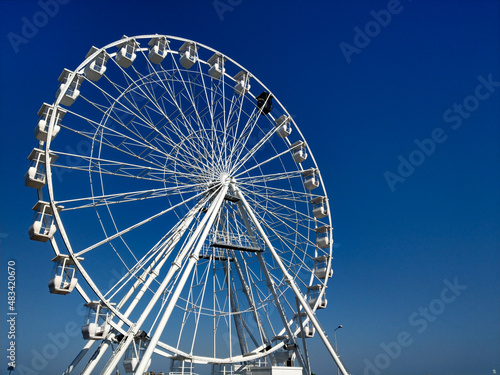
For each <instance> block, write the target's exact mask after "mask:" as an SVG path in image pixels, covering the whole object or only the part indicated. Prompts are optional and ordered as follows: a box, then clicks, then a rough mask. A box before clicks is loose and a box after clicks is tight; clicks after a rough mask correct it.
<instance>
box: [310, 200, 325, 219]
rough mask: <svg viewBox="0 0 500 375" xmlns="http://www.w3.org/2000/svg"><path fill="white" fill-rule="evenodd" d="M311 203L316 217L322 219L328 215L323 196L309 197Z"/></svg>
mask: <svg viewBox="0 0 500 375" xmlns="http://www.w3.org/2000/svg"><path fill="white" fill-rule="evenodd" d="M311 204H312V206H313V215H314V217H315V218H316V219H322V218H324V217H326V216H328V208H327V206H326V198H325V197H316V198H313V199H311Z"/></svg>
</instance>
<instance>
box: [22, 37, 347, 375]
mask: <svg viewBox="0 0 500 375" xmlns="http://www.w3.org/2000/svg"><path fill="white" fill-rule="evenodd" d="M59 81H60V83H61V84H60V87H59V90H58V91H57V94H56V101H55V102H54V103H53V104H47V103H44V105H43V106H42V109H41V110H40V112H39V115H40V121H39V124H41V125H38V126H37V128H36V130H35V134H36V139H37V140H38V145H37V147H36V148H35V150H34V151H33V152H32V154H30V158H29V159H30V161H31V163H32V164H31V166H30V167H29V169H28V172H27V174H26V177H25V183H26V185H27V186H29V187H31V188H32V189H35V190H36V191H37V201H38V203H37V204H36V205H35V207H34V208H33V209H34V210H35V212H36V213H35V217H34V222H33V224H32V226H31V227H30V228H31V229H30V230H29V234H30V237H31V238H32V239H33V240H37V241H41V242H47V241H50V244H51V245H52V248H53V250H54V252H55V253H56V257H55V258H54V261H55V262H56V263H57V264H56V268H55V271H54V274H53V278H52V279H51V280H50V283H49V288H50V291H51V292H52V293H55V294H61V295H67V294H69V293H74V292H75V291H77V292H78V293H79V294H80V295H81V296H82V298H83V299H84V301H85V303H86V306H87V307H88V308H89V315H88V320H87V322H86V323H85V324H84V326H83V327H82V336H83V338H84V339H86V340H88V341H87V342H86V343H85V344H84V347H83V349H82V350H81V351H80V352H79V353H78V355H76V357H75V359H74V361H73V362H72V363H71V364H70V365H69V366H68V368H67V369H66V371H65V372H64V374H65V375H69V374H71V373H73V372H74V371H78V372H80V373H81V374H82V375H89V374H93V373H96V371H97V369H100V373H101V374H102V375H111V374H114V373H115V372H116V371H117V370H118V371H126V372H127V373H133V374H140V375H142V374H144V373H146V372H147V371H155V372H158V371H160V370H162V371H164V372H167V371H165V369H160V368H158V367H157V366H158V363H159V362H157V359H158V358H161V357H165V358H168V359H170V360H171V362H172V372H175V373H179V374H181V373H182V374H184V373H185V374H194V373H195V372H196V371H197V370H196V369H197V368H198V367H199V368H202V367H203V366H211V368H212V371H213V374H214V375H218V374H228V375H229V374H248V375H251V374H257V375H260V374H262V375H264V374H269V375H296V374H299V373H300V374H303V375H310V374H311V373H312V371H313V370H314V365H315V364H314V363H311V362H310V360H309V356H308V351H307V341H308V340H310V339H311V338H312V337H313V336H314V337H319V339H320V340H321V341H322V342H323V344H324V345H325V346H326V348H327V350H328V352H329V353H330V354H331V357H332V359H333V361H334V362H335V363H336V365H337V366H338V368H339V370H340V371H341V372H342V374H344V375H345V374H347V371H346V369H345V367H344V365H343V364H342V362H341V361H340V359H339V357H338V355H337V353H336V352H335V350H334V348H333V346H332V345H331V343H330V342H329V340H328V337H327V335H326V333H325V331H324V329H323V328H322V327H321V325H320V323H319V320H318V316H317V312H318V311H320V310H322V309H324V308H326V307H327V304H326V301H327V299H326V294H325V292H326V288H327V284H328V281H329V279H330V278H331V277H332V275H333V271H332V264H331V263H332V248H333V237H332V233H331V228H332V222H331V217H330V209H329V205H328V197H327V192H326V190H325V186H324V183H323V180H322V177H321V173H320V169H319V167H318V165H317V164H316V161H315V159H314V156H313V153H312V150H311V149H310V145H309V144H308V143H307V142H306V140H305V139H304V137H303V136H302V133H301V132H300V129H299V127H298V126H297V124H296V123H295V121H294V120H293V119H292V117H291V116H290V114H289V113H288V112H287V111H286V109H285V108H284V107H283V105H282V104H281V103H280V101H279V100H278V99H277V98H276V96H275V95H274V94H273V93H272V92H271V91H270V90H269V89H268V88H267V87H266V86H264V84H263V83H262V82H260V81H259V80H258V79H257V78H256V77H255V76H253V75H252V74H251V73H250V72H249V71H248V70H247V69H245V68H244V67H243V66H241V65H240V64H238V63H237V62H235V61H234V60H232V59H231V58H229V57H227V56H225V55H224V54H222V53H220V52H219V51H216V50H214V49H212V48H210V47H207V46H205V45H203V44H200V43H197V42H194V41H191V40H187V39H183V38H177V37H171V36H166V35H156V34H155V35H141V36H135V37H127V36H123V37H122V38H121V39H120V40H117V41H116V42H113V43H110V44H108V45H107V46H105V47H102V48H97V47H92V48H91V49H90V51H89V53H88V54H87V55H86V57H85V59H84V60H83V61H82V63H81V64H80V65H79V66H78V67H76V69H74V70H69V69H64V70H63V73H62V74H61V76H60V77H59ZM263 97H265V98H267V99H266V100H268V101H269V103H267V106H266V107H265V110H264V109H263V108H264V107H263V106H262V98H263ZM271 99H272V105H271ZM259 100H260V101H259ZM53 114H55V115H53ZM63 115H64V121H61V118H62V116H63ZM321 131H322V130H321V129H319V128H318V129H317V130H316V132H318V133H319V134H321ZM110 274H113V275H114V277H113V279H112V280H110V277H109V275H110ZM320 314H321V313H320ZM318 315H319V314H318Z"/></svg>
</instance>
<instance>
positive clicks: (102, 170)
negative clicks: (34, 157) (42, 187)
mask: <svg viewBox="0 0 500 375" xmlns="http://www.w3.org/2000/svg"><path fill="white" fill-rule="evenodd" d="M56 154H57V155H59V156H64V157H65V158H66V159H67V160H72V162H71V165H66V164H62V163H59V162H55V163H54V164H53V167H57V168H61V169H68V170H77V171H83V172H87V173H97V174H107V175H110V176H115V177H125V178H132V179H137V180H145V181H157V182H163V183H173V181H170V180H168V178H169V177H176V178H185V179H188V180H189V179H194V178H196V177H197V176H198V175H197V174H196V173H195V171H191V172H190V171H189V170H187V169H186V171H180V170H175V169H172V168H166V167H162V168H158V167H150V166H140V165H138V164H131V163H125V162H121V161H114V160H110V159H102V158H96V157H92V156H85V155H81V154H72V153H68V152H62V151H56ZM141 161H142V160H141ZM187 167H188V168H189V169H190V170H191V169H192V168H191V167H192V166H191V165H189V166H187ZM175 183H176V184H177V185H178V184H179V183H181V181H179V180H177V181H176V182H175ZM181 184H182V183H181Z"/></svg>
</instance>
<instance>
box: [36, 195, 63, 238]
mask: <svg viewBox="0 0 500 375" xmlns="http://www.w3.org/2000/svg"><path fill="white" fill-rule="evenodd" d="M57 208H58V210H59V211H60V210H61V209H62V207H61V206H59V207H57ZM33 211H35V215H34V217H33V224H31V226H30V228H29V230H28V233H29V236H30V239H32V240H34V241H40V242H47V241H48V240H49V239H51V238H52V236H53V235H54V233H56V224H55V222H54V213H53V212H52V207H51V206H50V203H48V202H44V201H38V202H36V204H35V205H34V206H33Z"/></svg>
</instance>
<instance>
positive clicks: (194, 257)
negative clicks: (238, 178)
mask: <svg viewBox="0 0 500 375" xmlns="http://www.w3.org/2000/svg"><path fill="white" fill-rule="evenodd" d="M227 190H228V184H224V185H223V187H222V189H221V191H220V192H219V193H218V195H217V197H216V199H215V201H214V202H213V203H212V205H211V206H210V208H209V211H208V212H207V216H208V217H209V219H208V222H206V224H205V225H200V227H201V228H203V232H202V233H201V235H200V237H199V239H198V243H197V244H196V248H195V249H194V251H193V252H192V253H191V255H190V256H189V261H188V264H187V266H186V268H185V269H184V271H183V274H182V276H181V279H180V280H179V283H178V284H177V286H176V287H175V291H174V293H173V294H172V298H171V300H170V301H169V303H168V306H167V308H166V309H165V312H164V313H163V316H162V317H161V320H160V322H159V323H158V325H157V326H156V331H155V333H154V335H153V336H152V337H151V340H150V341H149V344H148V347H147V349H146V351H145V352H144V355H143V357H142V359H141V361H140V362H139V364H138V365H137V367H136V369H135V374H138V375H139V374H140V375H142V374H143V373H144V372H146V371H147V366H148V362H149V360H150V359H151V356H152V354H153V351H154V349H155V348H156V345H157V344H158V341H159V340H160V336H161V334H162V333H163V330H164V329H165V326H166V325H167V322H168V320H169V318H170V315H171V314H172V311H173V310H174V308H175V304H176V303H177V300H178V299H179V296H180V294H181V292H182V289H183V288H184V285H185V284H186V281H187V279H188V277H189V275H190V274H191V270H192V269H193V267H194V265H195V264H196V262H197V261H198V254H199V253H200V250H201V247H202V246H203V244H204V243H205V239H206V238H207V236H208V233H209V231H210V229H211V228H212V225H213V223H214V221H215V219H216V218H217V215H218V213H219V209H220V207H221V206H222V203H223V202H224V197H225V195H226V193H227ZM200 227H198V229H200ZM194 238H196V236H195V235H194V234H193V236H192V237H191V239H194ZM190 242H191V241H190ZM193 242H194V241H193ZM193 244H194V243H190V244H189V243H188V244H187V245H186V247H185V248H186V249H189V248H191V247H192V246H193ZM188 245H189V246H188Z"/></svg>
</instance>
